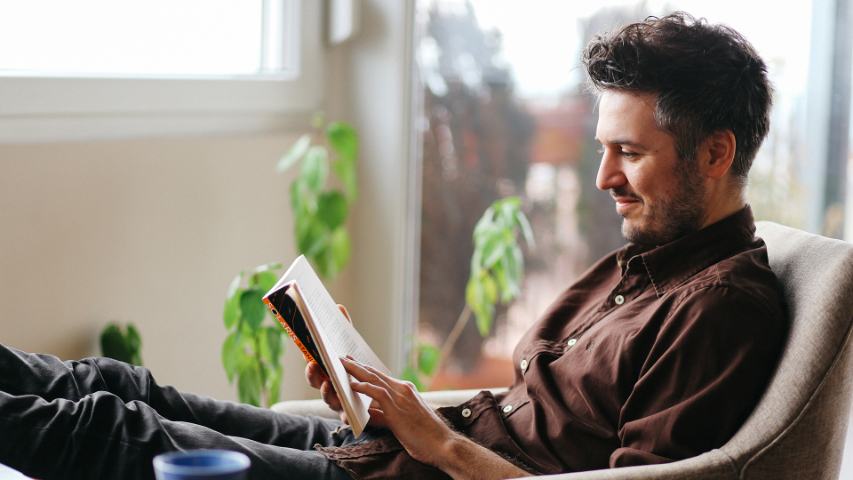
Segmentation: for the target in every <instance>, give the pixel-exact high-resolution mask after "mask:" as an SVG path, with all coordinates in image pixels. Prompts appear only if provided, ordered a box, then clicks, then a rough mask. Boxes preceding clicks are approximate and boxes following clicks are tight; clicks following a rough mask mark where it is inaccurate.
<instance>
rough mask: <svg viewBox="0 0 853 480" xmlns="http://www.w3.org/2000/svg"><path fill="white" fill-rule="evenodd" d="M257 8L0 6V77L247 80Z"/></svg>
mask: <svg viewBox="0 0 853 480" xmlns="http://www.w3.org/2000/svg"><path fill="white" fill-rule="evenodd" d="M262 3H263V2H262V1H261V0H251V1H250V0H146V1H140V0H77V1H72V2H69V1H62V0H28V1H19V0H0V74H2V73H13V72H14V73H26V74H48V75H51V74H64V75H92V74H107V75H109V74H118V75H126V74H129V75H223V74H225V75H227V74H253V73H256V72H258V70H259V68H260V61H261V48H262V38H263V33H262V25H263V22H262V10H263V9H262Z"/></svg>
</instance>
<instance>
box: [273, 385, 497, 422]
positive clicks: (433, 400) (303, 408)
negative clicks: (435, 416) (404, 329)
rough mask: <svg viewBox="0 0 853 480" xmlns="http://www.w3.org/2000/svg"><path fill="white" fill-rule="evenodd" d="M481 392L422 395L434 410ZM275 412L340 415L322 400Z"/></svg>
mask: <svg viewBox="0 0 853 480" xmlns="http://www.w3.org/2000/svg"><path fill="white" fill-rule="evenodd" d="M489 390H491V391H492V392H495V393H498V392H502V391H505V390H506V389H505V388H490V389H489ZM478 392H480V390H479V389H473V390H436V391H432V392H423V393H422V394H421V395H422V396H423V397H424V399H425V400H426V401H427V403H429V404H430V405H431V406H432V407H434V408H439V407H448V406H451V405H459V404H460V403H462V402H464V401H465V400H468V399H470V398H472V397H473V396H474V395H476V394H477V393H478ZM270 408H272V410H273V411H276V412H280V413H289V414H291V415H313V416H317V417H324V418H338V414H337V413H336V412H333V411H332V410H331V409H329V407H327V406H326V404H325V403H324V402H323V401H322V400H288V401H286V402H279V403H276V404H275V405H273V406H272V407H270Z"/></svg>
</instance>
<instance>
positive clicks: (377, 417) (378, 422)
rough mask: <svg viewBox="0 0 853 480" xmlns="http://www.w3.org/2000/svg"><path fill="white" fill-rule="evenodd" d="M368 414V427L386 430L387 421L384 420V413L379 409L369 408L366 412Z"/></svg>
mask: <svg viewBox="0 0 853 480" xmlns="http://www.w3.org/2000/svg"><path fill="white" fill-rule="evenodd" d="M367 412H368V413H370V420H368V422H367V423H368V425H370V426H372V427H379V428H388V419H387V418H385V412H383V411H382V409H380V408H373V407H371V408H369V409H368V410H367Z"/></svg>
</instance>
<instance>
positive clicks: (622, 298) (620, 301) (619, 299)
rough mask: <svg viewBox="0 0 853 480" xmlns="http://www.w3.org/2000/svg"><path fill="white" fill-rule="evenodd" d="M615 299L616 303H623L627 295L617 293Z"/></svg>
mask: <svg viewBox="0 0 853 480" xmlns="http://www.w3.org/2000/svg"><path fill="white" fill-rule="evenodd" d="M613 301H614V302H616V305H622V304H623V303H625V297H623V296H622V295H616V296H615V297H614V298H613Z"/></svg>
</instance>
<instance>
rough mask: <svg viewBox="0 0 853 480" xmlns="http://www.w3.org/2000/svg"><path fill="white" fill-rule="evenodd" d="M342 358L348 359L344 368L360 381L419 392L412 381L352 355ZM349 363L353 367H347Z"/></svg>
mask: <svg viewBox="0 0 853 480" xmlns="http://www.w3.org/2000/svg"><path fill="white" fill-rule="evenodd" d="M342 360H346V361H345V362H344V368H346V369H347V371H348V372H349V373H350V375H352V376H353V377H355V378H356V379H357V380H359V381H362V382H368V383H372V384H375V385H380V386H383V387H386V388H388V389H390V390H393V391H394V392H397V393H401V394H416V393H417V392H418V389H417V388H416V387H415V385H414V384H413V383H412V382H408V381H403V380H397V379H396V378H393V377H390V376H388V375H387V374H386V373H385V372H382V371H380V370H377V369H375V368H373V367H371V366H370V365H365V364H363V363H360V362H358V361H357V360H355V359H353V358H352V357H346V358H342ZM347 365H350V366H351V368H349V367H347ZM353 370H354V371H353ZM356 372H357V373H356Z"/></svg>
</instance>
